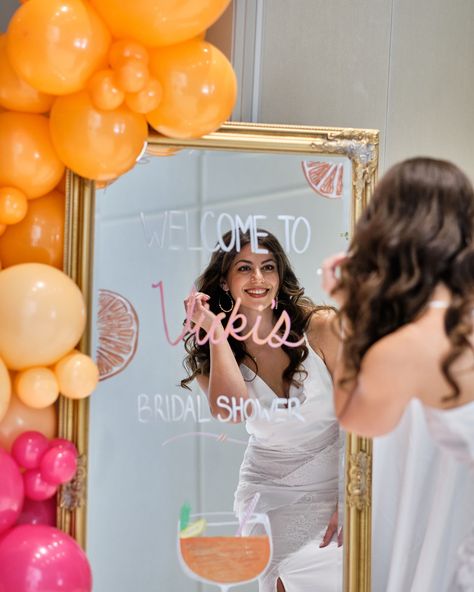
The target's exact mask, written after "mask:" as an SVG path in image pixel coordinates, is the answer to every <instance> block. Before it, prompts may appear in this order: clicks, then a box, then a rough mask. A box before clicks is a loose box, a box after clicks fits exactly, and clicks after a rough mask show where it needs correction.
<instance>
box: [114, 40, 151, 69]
mask: <svg viewBox="0 0 474 592" xmlns="http://www.w3.org/2000/svg"><path fill="white" fill-rule="evenodd" d="M124 58H133V59H134V60H142V61H143V62H145V64H148V51H147V49H146V47H143V45H141V44H140V43H136V42H135V41H131V40H130V39H120V40H119V41H115V42H114V43H112V45H111V46H110V49H109V64H110V66H111V67H112V68H116V67H117V66H119V65H120V64H121V63H122V61H123V59H124Z"/></svg>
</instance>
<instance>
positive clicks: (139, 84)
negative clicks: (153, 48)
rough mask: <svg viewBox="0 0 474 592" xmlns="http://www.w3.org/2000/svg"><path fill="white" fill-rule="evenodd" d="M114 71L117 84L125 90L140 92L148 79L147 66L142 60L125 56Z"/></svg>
mask: <svg viewBox="0 0 474 592" xmlns="http://www.w3.org/2000/svg"><path fill="white" fill-rule="evenodd" d="M114 71H115V73H116V75H117V84H118V85H119V87H120V88H121V89H122V90H123V91H125V92H130V93H134V92H140V91H141V90H143V89H144V88H145V86H146V84H147V82H148V80H149V79H150V74H149V71H148V66H147V64H146V63H145V62H144V61H143V60H135V59H133V58H125V59H124V60H123V61H122V62H121V63H119V64H118V65H117V66H116V67H115V68H114Z"/></svg>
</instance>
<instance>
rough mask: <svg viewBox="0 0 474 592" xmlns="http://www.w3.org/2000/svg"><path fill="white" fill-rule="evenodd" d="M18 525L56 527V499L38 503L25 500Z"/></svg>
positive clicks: (51, 498) (52, 498)
mask: <svg viewBox="0 0 474 592" xmlns="http://www.w3.org/2000/svg"><path fill="white" fill-rule="evenodd" d="M16 523H17V524H46V525H48V526H56V498H55V497H54V496H53V497H50V498H49V499H47V500H44V501H40V502H37V501H35V500H31V499H28V498H25V502H24V504H23V509H22V511H21V514H20V517H19V518H18V520H17V522H16Z"/></svg>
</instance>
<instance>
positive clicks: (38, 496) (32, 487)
mask: <svg viewBox="0 0 474 592" xmlns="http://www.w3.org/2000/svg"><path fill="white" fill-rule="evenodd" d="M23 483H24V485H25V497H27V498H29V499H32V500H35V501H38V502H39V501H43V500H46V499H49V498H50V497H53V495H54V494H55V493H56V491H57V489H58V487H57V485H53V484H52V483H49V482H48V481H45V480H44V479H43V477H42V474H41V472H40V471H39V469H29V470H28V471H25V472H24V473H23ZM0 590H1V587H0Z"/></svg>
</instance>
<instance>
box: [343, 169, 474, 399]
mask: <svg viewBox="0 0 474 592" xmlns="http://www.w3.org/2000/svg"><path fill="white" fill-rule="evenodd" d="M473 240H474V191H473V188H472V185H471V183H470V182H469V180H468V178H467V177H466V176H465V175H464V173H463V172H462V171H460V170H459V169H458V168H457V167H456V166H455V165H453V164H451V163H449V162H446V161H443V160H434V159H431V158H413V159H409V160H405V161H404V162H401V163H400V164H397V165H395V166H394V167H392V168H391V169H390V170H389V171H388V172H387V173H386V174H385V175H384V177H383V178H382V179H381V181H380V182H379V183H378V185H377V187H376V189H375V192H374V195H373V197H372V200H371V201H370V203H369V205H368V207H367V208H366V209H365V211H364V213H363V214H362V216H361V217H360V219H359V221H358V224H357V227H356V230H355V233H354V236H353V239H352V242H351V246H350V249H349V257H348V258H347V259H346V260H345V262H344V264H343V265H342V268H341V279H340V281H339V284H338V289H340V290H342V292H343V293H344V294H345V296H346V299H345V304H344V306H343V307H342V308H341V310H340V319H343V318H347V319H348V321H349V323H348V325H349V327H353V330H351V331H350V332H349V334H348V335H347V336H346V338H345V344H344V357H345V362H346V368H347V376H345V377H344V379H343V381H342V382H343V383H344V382H345V381H347V380H351V379H353V378H355V376H356V375H357V374H358V373H359V371H360V367H361V361H362V358H363V357H364V354H365V353H366V352H367V350H368V349H369V348H370V346H371V345H372V344H374V343H375V342H376V341H378V340H379V339H381V338H382V337H384V336H385V335H388V334H389V333H392V332H393V331H396V330H397V329H398V328H399V327H401V326H403V325H405V324H407V323H410V322H412V321H413V320H414V319H415V318H416V317H417V315H419V314H420V313H421V312H422V311H423V309H424V308H425V307H426V305H427V303H428V301H429V299H430V297H431V295H432V292H433V290H434V289H435V287H436V286H437V284H439V283H440V282H442V283H444V284H445V285H446V286H447V287H448V288H449V289H450V291H451V292H452V300H451V304H450V306H449V308H448V309H447V311H446V315H445V319H444V327H445V331H446V335H447V337H448V339H449V341H450V344H451V348H450V351H449V352H448V354H447V355H446V356H445V358H444V359H443V360H442V363H441V370H442V372H443V375H444V376H445V378H446V380H447V382H448V383H449V385H450V386H451V387H452V389H453V392H452V393H451V394H449V395H447V396H446V397H445V398H444V400H445V401H448V400H452V399H454V398H456V397H458V396H459V392H460V390H459V386H458V384H457V382H456V380H455V379H454V377H453V374H452V371H451V366H452V364H453V362H454V361H455V360H456V359H457V358H459V356H460V355H461V354H462V353H463V352H464V351H465V350H466V349H468V348H470V349H471V350H472V345H471V343H470V341H469V337H470V335H471V332H472V329H473V326H472V316H471V315H472V307H473V304H474V243H473Z"/></svg>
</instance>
